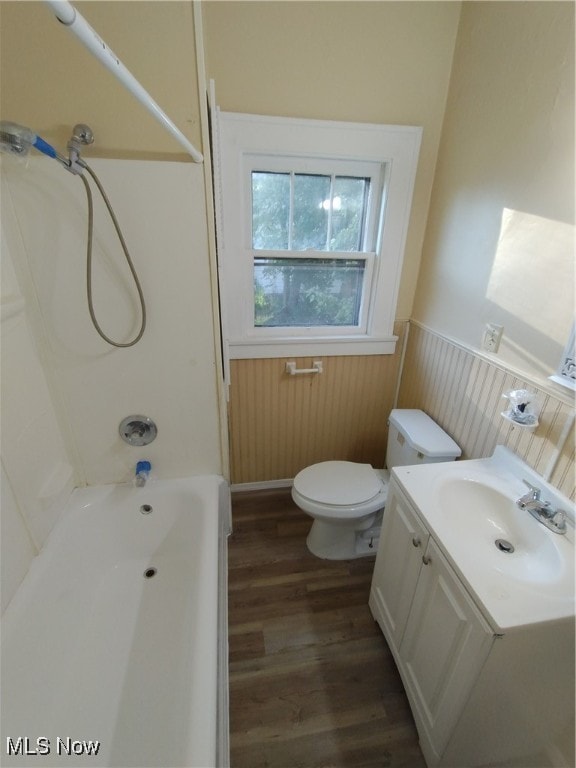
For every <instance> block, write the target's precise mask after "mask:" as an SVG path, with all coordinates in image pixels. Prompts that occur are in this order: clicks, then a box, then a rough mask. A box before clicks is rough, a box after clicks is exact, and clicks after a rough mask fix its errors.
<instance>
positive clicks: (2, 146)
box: [0, 120, 58, 159]
mask: <svg viewBox="0 0 576 768" xmlns="http://www.w3.org/2000/svg"><path fill="white" fill-rule="evenodd" d="M31 147H34V148H35V149H37V150H38V151H39V152H43V153H44V154H45V155H48V157H53V158H55V159H58V154H57V152H56V150H55V149H54V147H52V146H51V145H50V144H48V142H46V141H44V139H42V138H40V136H37V135H36V134H35V133H34V131H32V130H30V128H26V127H25V126H23V125H18V123H11V122H9V121H8V120H2V121H0V151H2V152H7V153H9V154H11V155H17V156H18V157H25V156H26V155H27V154H28V152H30V148H31Z"/></svg>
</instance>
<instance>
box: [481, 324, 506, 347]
mask: <svg viewBox="0 0 576 768" xmlns="http://www.w3.org/2000/svg"><path fill="white" fill-rule="evenodd" d="M503 332H504V326H502V325H496V323H486V328H485V330H484V336H483V337H482V349H483V350H484V351H485V352H498V348H499V347H500V340H501V339H502V333H503Z"/></svg>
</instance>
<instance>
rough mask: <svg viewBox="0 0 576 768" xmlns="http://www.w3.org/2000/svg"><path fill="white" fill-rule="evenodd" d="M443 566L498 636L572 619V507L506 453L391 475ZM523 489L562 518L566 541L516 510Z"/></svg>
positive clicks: (405, 469)
mask: <svg viewBox="0 0 576 768" xmlns="http://www.w3.org/2000/svg"><path fill="white" fill-rule="evenodd" d="M392 475H393V477H394V478H395V479H396V480H397V481H399V482H400V485H401V487H402V488H403V490H404V492H405V493H406V494H407V496H408V498H409V499H410V500H411V501H412V503H413V504H414V505H415V506H416V508H417V509H418V510H419V512H420V514H421V516H422V518H423V520H424V522H425V523H426V526H427V527H428V530H429V531H430V533H431V535H432V536H433V537H434V539H435V540H436V543H437V544H438V546H439V547H440V549H441V550H442V552H443V554H444V555H445V556H446V559H447V560H448V561H449V562H450V563H451V565H452V566H453V567H454V569H455V570H456V571H457V572H458V575H459V576H460V578H461V579H462V580H463V581H464V582H465V583H466V585H467V587H468V588H469V590H470V592H471V594H472V595H473V596H474V597H475V598H476V601H477V603H478V607H479V608H480V609H481V610H482V611H483V613H484V615H485V616H486V618H487V619H488V621H489V622H490V624H491V625H492V626H493V628H494V630H495V631H496V632H497V633H500V632H504V631H508V630H509V629H511V628H513V627H517V626H523V625H526V624H533V623H539V622H543V621H555V620H558V619H566V618H570V617H574V615H575V612H574V505H573V504H572V502H570V500H569V499H567V498H566V497H565V496H563V495H562V494H561V493H560V492H559V491H558V490H557V489H555V488H554V487H553V486H551V485H549V484H548V483H546V482H545V481H544V480H543V478H542V477H540V476H539V475H538V474H537V473H536V472H535V471H534V470H533V469H532V468H531V467H529V466H528V465H527V464H526V463H525V462H523V461H522V460H521V459H520V458H519V457H517V456H516V455H515V454H513V453H512V452H511V451H510V450H508V449H507V448H505V447H503V446H498V447H497V448H496V450H495V452H494V455H493V456H491V457H490V458H487V459H473V460H469V461H455V462H446V463H439V464H422V465H418V466H412V467H396V468H394V469H393V471H392ZM523 481H527V482H529V483H531V484H532V485H534V486H536V487H538V488H541V489H542V499H543V500H545V501H548V502H549V503H550V505H551V507H552V508H553V509H554V510H556V509H563V510H564V511H565V512H566V513H567V521H568V526H567V533H566V534H564V535H560V534H558V533H554V532H553V531H550V530H549V529H548V528H546V527H545V526H544V525H542V523H540V522H539V521H538V520H536V519H535V518H534V517H532V515H530V513H529V512H528V511H527V510H525V509H520V507H519V506H518V505H517V504H516V501H517V499H519V498H520V497H521V496H523V495H524V494H525V493H526V492H527V488H526V485H525V483H524V482H523Z"/></svg>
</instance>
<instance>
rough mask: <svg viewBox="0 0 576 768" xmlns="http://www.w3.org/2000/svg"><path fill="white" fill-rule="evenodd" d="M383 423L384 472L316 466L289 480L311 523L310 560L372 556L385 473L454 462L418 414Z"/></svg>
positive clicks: (430, 423)
mask: <svg viewBox="0 0 576 768" xmlns="http://www.w3.org/2000/svg"><path fill="white" fill-rule="evenodd" d="M388 424H389V431H388V447H387V451H386V466H387V469H374V468H373V467H372V465H371V464H358V463H356V462H353V461H322V462H320V463H319V464H312V465H311V466H309V467H306V468H305V469H303V470H302V471H301V472H298V474H297V475H296V477H295V478H294V484H293V486H292V498H293V499H294V502H295V503H296V504H297V505H298V506H299V507H300V509H302V510H303V511H304V512H307V513H308V514H309V515H310V516H311V517H312V518H313V519H314V522H313V523H312V528H311V529H310V533H309V534H308V538H307V539H306V544H307V545H308V549H309V550H310V552H312V554H313V555H316V556H317V557H321V558H324V559H325V560H349V559H351V558H356V557H363V556H365V555H373V554H376V550H377V547H378V539H379V536H380V528H381V525H382V516H383V511H384V507H385V505H386V498H387V496H388V481H389V478H390V473H389V470H390V469H391V468H392V467H400V466H407V465H413V464H433V463H436V462H441V461H454V460H455V459H457V458H458V456H460V454H461V453H462V451H461V450H460V448H459V447H458V445H457V444H456V443H455V442H454V440H452V438H451V437H450V435H448V434H446V432H444V430H443V429H442V428H441V427H439V426H438V424H436V422H435V421H434V420H433V419H431V418H430V416H428V415H427V414H425V413H424V411H421V410H418V409H401V408H397V409H394V410H393V411H392V412H391V413H390V418H389V421H388Z"/></svg>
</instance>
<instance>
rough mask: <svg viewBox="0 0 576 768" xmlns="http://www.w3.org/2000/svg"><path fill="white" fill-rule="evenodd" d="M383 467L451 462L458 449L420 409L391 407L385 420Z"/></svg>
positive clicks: (459, 451) (440, 428) (459, 452)
mask: <svg viewBox="0 0 576 768" xmlns="http://www.w3.org/2000/svg"><path fill="white" fill-rule="evenodd" d="M388 424H389V430H388V447H387V451H386V466H387V467H388V469H391V468H392V467H401V466H407V465H410V464H434V463H435V462H440V461H454V460H455V459H457V458H458V456H460V454H461V453H462V451H461V450H460V448H459V447H458V445H457V444H456V443H455V442H454V440H452V438H451V437H450V435H448V434H446V432H444V430H443V429H442V427H439V426H438V424H436V422H435V421H434V420H433V419H431V418H430V416H428V415H427V414H426V413H424V411H420V410H418V409H410V408H405V409H403V408H395V409H394V410H393V411H391V413H390V418H389V420H388Z"/></svg>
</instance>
